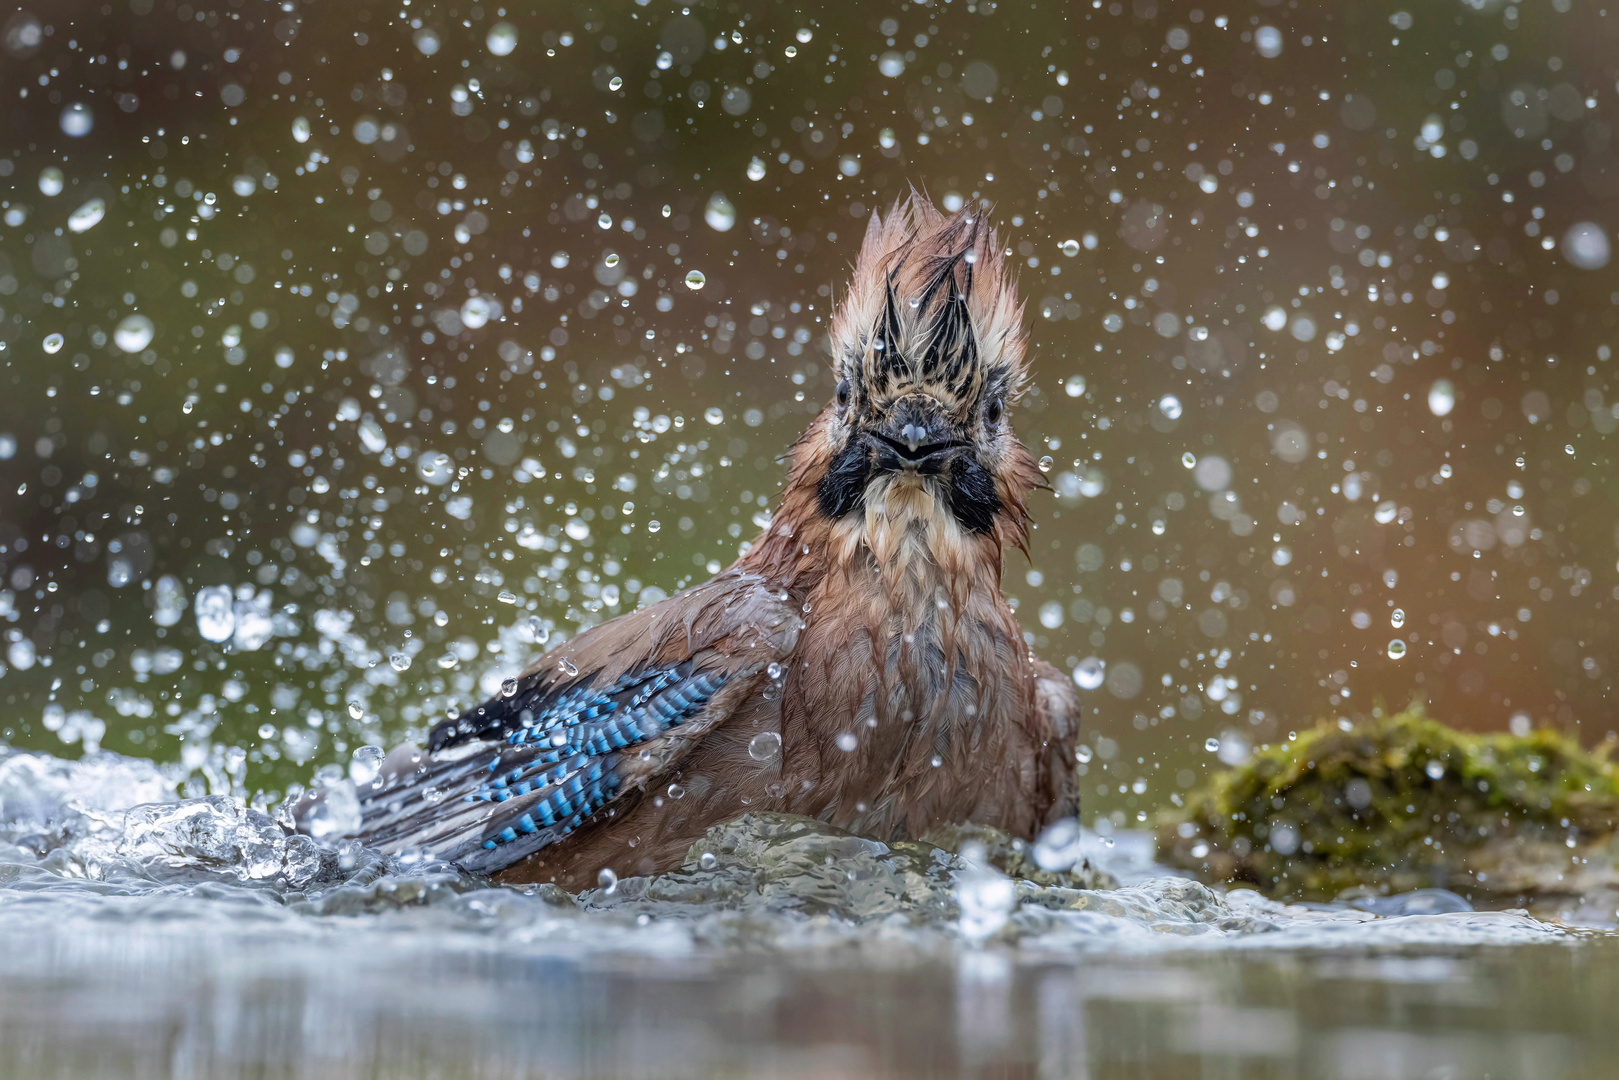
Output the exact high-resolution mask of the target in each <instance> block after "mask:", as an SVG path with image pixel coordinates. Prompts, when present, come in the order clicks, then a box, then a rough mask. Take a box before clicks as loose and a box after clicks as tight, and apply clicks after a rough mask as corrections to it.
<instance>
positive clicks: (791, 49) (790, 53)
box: [782, 45, 798, 60]
mask: <svg viewBox="0 0 1619 1080" xmlns="http://www.w3.org/2000/svg"><path fill="white" fill-rule="evenodd" d="M782 52H783V53H785V54H786V56H787V59H789V60H791V59H792V58H793V57H795V56H797V55H798V46H797V45H789V46H787V47H786V48H785V49H783V50H782Z"/></svg>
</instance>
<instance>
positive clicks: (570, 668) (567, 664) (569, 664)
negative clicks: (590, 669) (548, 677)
mask: <svg viewBox="0 0 1619 1080" xmlns="http://www.w3.org/2000/svg"><path fill="white" fill-rule="evenodd" d="M557 666H558V667H560V668H561V669H562V674H564V675H566V676H567V677H568V678H570V679H571V678H573V677H574V676H575V675H577V674H579V668H578V667H577V666H575V665H574V662H573V661H572V660H569V659H568V658H567V657H566V656H564V657H563V658H562V659H561V660H558V661H557Z"/></svg>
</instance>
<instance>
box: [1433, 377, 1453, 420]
mask: <svg viewBox="0 0 1619 1080" xmlns="http://www.w3.org/2000/svg"><path fill="white" fill-rule="evenodd" d="M1455 407H1456V384H1455V383H1453V382H1451V381H1450V380H1449V379H1435V380H1434V384H1433V385H1432V386H1430V387H1429V388H1428V411H1429V412H1431V413H1433V414H1434V415H1435V416H1449V415H1450V410H1452V409H1454V408H1455Z"/></svg>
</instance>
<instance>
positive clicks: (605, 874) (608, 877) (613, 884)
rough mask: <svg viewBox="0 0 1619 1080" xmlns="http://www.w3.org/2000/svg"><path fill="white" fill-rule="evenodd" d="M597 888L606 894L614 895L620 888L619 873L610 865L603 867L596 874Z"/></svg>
mask: <svg viewBox="0 0 1619 1080" xmlns="http://www.w3.org/2000/svg"><path fill="white" fill-rule="evenodd" d="M596 888H598V889H600V890H601V891H602V892H603V893H604V894H605V895H607V896H612V895H613V893H614V892H616V891H617V890H618V875H617V874H615V873H613V871H612V869H611V868H610V867H606V866H604V867H602V868H601V870H600V871H598V872H597V874H596Z"/></svg>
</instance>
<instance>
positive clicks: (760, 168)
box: [748, 158, 765, 180]
mask: <svg viewBox="0 0 1619 1080" xmlns="http://www.w3.org/2000/svg"><path fill="white" fill-rule="evenodd" d="M764 178H765V163H764V160H763V159H762V158H754V159H753V160H752V161H750V162H748V179H749V180H763V179H764Z"/></svg>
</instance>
